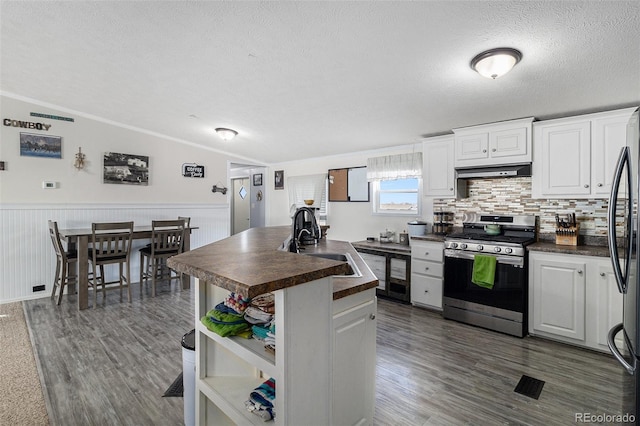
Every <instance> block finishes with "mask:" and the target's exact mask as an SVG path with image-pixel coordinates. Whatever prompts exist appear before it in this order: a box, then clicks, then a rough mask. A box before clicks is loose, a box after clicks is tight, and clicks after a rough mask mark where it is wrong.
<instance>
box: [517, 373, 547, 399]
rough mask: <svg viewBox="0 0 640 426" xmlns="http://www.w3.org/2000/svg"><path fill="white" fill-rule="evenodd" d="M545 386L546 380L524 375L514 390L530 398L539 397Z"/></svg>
mask: <svg viewBox="0 0 640 426" xmlns="http://www.w3.org/2000/svg"><path fill="white" fill-rule="evenodd" d="M543 386H544V381H542V380H538V379H534V378H533V377H529V376H525V375H523V376H522V377H521V378H520V381H519V382H518V385H517V386H516V388H515V389H514V392H517V393H520V394H522V395H524V396H528V397H529V398H533V399H538V398H539V397H540V393H541V392H542V387H543Z"/></svg>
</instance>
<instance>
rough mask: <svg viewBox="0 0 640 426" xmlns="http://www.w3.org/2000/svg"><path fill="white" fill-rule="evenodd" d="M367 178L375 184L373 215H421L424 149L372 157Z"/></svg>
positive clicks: (368, 165)
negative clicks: (409, 152) (422, 151)
mask: <svg viewBox="0 0 640 426" xmlns="http://www.w3.org/2000/svg"><path fill="white" fill-rule="evenodd" d="M367 179H368V180H369V181H370V182H371V183H372V185H371V187H372V192H373V203H372V207H373V213H374V214H386V215H398V216H402V215H406V216H419V215H420V213H421V212H420V210H421V209H420V204H421V203H420V199H421V198H422V197H421V194H422V153H421V152H415V153H411V154H399V155H388V156H385V157H376V158H369V159H367Z"/></svg>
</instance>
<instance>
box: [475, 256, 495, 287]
mask: <svg viewBox="0 0 640 426" xmlns="http://www.w3.org/2000/svg"><path fill="white" fill-rule="evenodd" d="M496 263H497V261H496V258H495V257H493V256H485V255H483V254H476V255H475V256H474V257H473V273H472V274H471V282H472V283H474V284H475V285H478V286H480V287H484V288H488V289H492V288H493V281H494V279H495V277H496Z"/></svg>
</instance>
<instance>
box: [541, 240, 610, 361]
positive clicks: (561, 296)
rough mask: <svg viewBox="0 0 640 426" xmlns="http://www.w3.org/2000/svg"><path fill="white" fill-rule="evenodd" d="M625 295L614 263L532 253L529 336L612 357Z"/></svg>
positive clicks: (579, 257)
mask: <svg viewBox="0 0 640 426" xmlns="http://www.w3.org/2000/svg"><path fill="white" fill-rule="evenodd" d="M620 322H622V294H620V293H619V292H618V287H617V285H616V283H615V278H614V276H613V268H612V266H611V261H610V259H609V258H608V257H592V256H577V255H566V254H558V253H542V252H530V253H529V333H530V334H532V335H536V336H542V337H548V338H552V339H555V340H560V341H563V342H566V343H571V344H575V345H579V346H585V347H588V348H591V349H597V350H601V351H606V352H608V351H609V349H608V347H607V333H608V331H609V329H611V328H612V327H613V326H614V325H616V324H618V323H620Z"/></svg>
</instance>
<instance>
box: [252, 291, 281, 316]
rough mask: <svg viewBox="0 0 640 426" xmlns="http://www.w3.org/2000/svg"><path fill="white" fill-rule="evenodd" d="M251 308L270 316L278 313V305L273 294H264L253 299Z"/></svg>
mask: <svg viewBox="0 0 640 426" xmlns="http://www.w3.org/2000/svg"><path fill="white" fill-rule="evenodd" d="M251 306H253V307H254V308H258V309H260V310H261V311H263V312H267V313H269V314H275V313H276V304H275V298H274V297H273V293H264V294H261V295H259V296H256V297H254V298H253V299H251Z"/></svg>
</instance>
